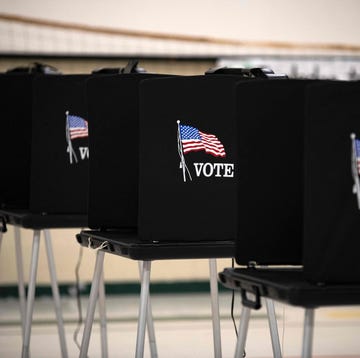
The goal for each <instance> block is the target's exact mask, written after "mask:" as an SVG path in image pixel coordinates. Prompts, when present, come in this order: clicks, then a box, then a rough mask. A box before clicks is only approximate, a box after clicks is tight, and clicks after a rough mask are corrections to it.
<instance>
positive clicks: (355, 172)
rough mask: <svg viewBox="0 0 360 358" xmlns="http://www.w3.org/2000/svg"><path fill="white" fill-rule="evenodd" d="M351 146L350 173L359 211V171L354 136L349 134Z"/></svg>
mask: <svg viewBox="0 0 360 358" xmlns="http://www.w3.org/2000/svg"><path fill="white" fill-rule="evenodd" d="M350 138H351V144H352V155H351V161H352V166H351V167H352V172H353V179H354V182H355V185H354V192H355V193H356V197H357V202H358V208H359V210H360V181H359V170H358V165H357V155H356V142H355V139H356V136H355V134H354V133H351V135H350Z"/></svg>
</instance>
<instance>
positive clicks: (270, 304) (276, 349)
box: [264, 298, 281, 358]
mask: <svg viewBox="0 0 360 358" xmlns="http://www.w3.org/2000/svg"><path fill="white" fill-rule="evenodd" d="M264 300H265V304H266V310H267V316H268V320H269V327H270V335H271V343H272V349H273V355H274V358H281V348H280V340H279V332H278V327H277V323H276V315H275V307H274V301H273V300H270V299H269V298H264Z"/></svg>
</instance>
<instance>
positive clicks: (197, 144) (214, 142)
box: [180, 125, 226, 157]
mask: <svg viewBox="0 0 360 358" xmlns="http://www.w3.org/2000/svg"><path fill="white" fill-rule="evenodd" d="M180 139H181V143H182V147H183V152H184V154H186V153H189V152H197V151H200V150H205V152H206V153H207V154H211V155H213V156H215V157H225V156H226V153H225V149H224V146H223V145H222V143H221V142H220V141H219V139H218V138H217V137H216V136H215V135H213V134H207V133H204V132H201V131H199V130H198V129H197V128H194V127H191V126H186V125H180Z"/></svg>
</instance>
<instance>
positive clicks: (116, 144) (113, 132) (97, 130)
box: [86, 74, 160, 228]
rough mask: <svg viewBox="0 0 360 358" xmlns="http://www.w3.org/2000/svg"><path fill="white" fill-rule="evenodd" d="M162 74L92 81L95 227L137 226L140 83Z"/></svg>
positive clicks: (91, 212)
mask: <svg viewBox="0 0 360 358" xmlns="http://www.w3.org/2000/svg"><path fill="white" fill-rule="evenodd" d="M159 76H160V75H152V74H121V75H109V76H97V77H93V78H91V79H89V80H88V82H87V89H86V93H87V108H88V114H89V118H91V121H90V123H89V131H90V142H89V145H90V152H91V156H90V171H89V212H88V214H89V226H90V227H91V228H123V227H136V226H137V220H138V171H139V134H138V133H139V118H138V117H139V83H140V81H142V80H144V79H146V78H154V77H159Z"/></svg>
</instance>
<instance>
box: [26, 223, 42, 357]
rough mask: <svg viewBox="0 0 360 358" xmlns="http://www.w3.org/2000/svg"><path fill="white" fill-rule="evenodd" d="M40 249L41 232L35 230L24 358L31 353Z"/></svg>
mask: <svg viewBox="0 0 360 358" xmlns="http://www.w3.org/2000/svg"><path fill="white" fill-rule="evenodd" d="M39 247H40V230H34V237H33V245H32V253H31V264H30V277H29V287H28V295H27V304H26V315H25V332H24V339H23V345H22V354H21V356H22V358H28V357H29V353H30V336H31V323H32V315H33V310H34V299H35V284H36V273H37V267H38V260H39Z"/></svg>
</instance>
